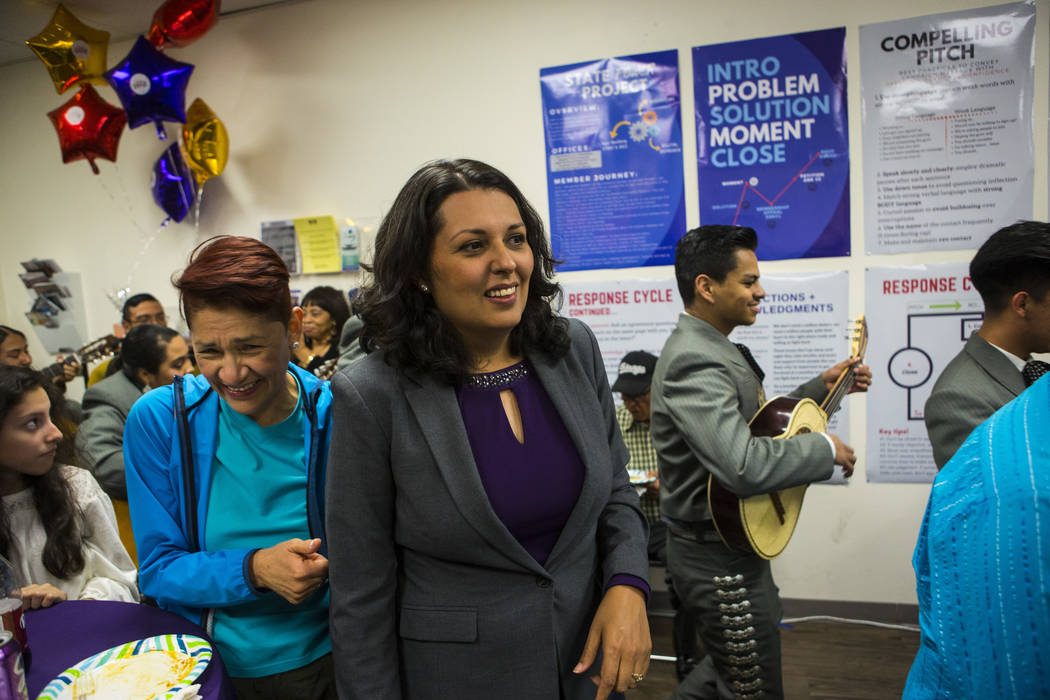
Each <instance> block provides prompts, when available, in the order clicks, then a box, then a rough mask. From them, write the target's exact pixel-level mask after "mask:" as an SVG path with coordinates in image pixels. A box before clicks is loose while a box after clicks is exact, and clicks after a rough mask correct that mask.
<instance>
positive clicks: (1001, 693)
mask: <svg viewBox="0 0 1050 700" xmlns="http://www.w3.org/2000/svg"><path fill="white" fill-rule="evenodd" d="M1047 435H1050V376H1044V377H1043V378H1042V379H1039V380H1037V381H1036V382H1035V383H1033V384H1032V386H1030V387H1029V388H1028V389H1026V390H1025V391H1024V392H1023V393H1022V394H1021V395H1020V396H1019V397H1018V398H1016V399H1014V400H1013V401H1011V402H1010V403H1008V404H1006V405H1005V406H1003V407H1002V408H1000V409H999V410H998V411H996V412H995V413H994V414H992V417H991V418H989V419H988V420H986V421H984V422H983V423H981V424H980V425H979V426H978V427H977V428H976V429H975V430H974V431H973V432H971V433H970V436H969V437H968V438H967V439H966V441H965V442H963V444H962V446H961V447H959V449H958V450H956V451H955V454H954V456H953V457H952V458H951V459H950V460H949V461H948V463H947V464H945V465H944V468H943V469H942V470H941V471H940V472H939V473H938V474H937V477H936V478H935V479H934V481H933V487H932V488H931V489H930V499H929V502H928V503H927V505H926V515H925V517H924V518H923V521H922V529H921V531H920V532H919V541H918V544H917V545H916V546H915V556H914V557H913V560H912V563H913V565H914V567H915V582H916V589H917V593H918V599H919V626H920V628H921V630H922V641H921V643H920V645H919V653H918V654H917V655H916V657H915V662H914V663H913V664H912V667H911V673H909V674H908V682H907V684H906V685H905V688H904V695H903V697H904V699H905V700H927V699H929V700H934V699H936V700H940V699H941V698H1008V699H1011V700H1028V699H1029V698H1045V697H1046V696H1047V689H1048V688H1050V529H1048V528H1047V526H1046V523H1048V522H1050V441H1047V439H1046V437H1047Z"/></svg>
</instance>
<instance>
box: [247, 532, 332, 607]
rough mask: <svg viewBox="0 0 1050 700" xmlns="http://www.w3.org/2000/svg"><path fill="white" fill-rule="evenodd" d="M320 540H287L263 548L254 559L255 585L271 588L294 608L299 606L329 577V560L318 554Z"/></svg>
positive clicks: (252, 573)
mask: <svg viewBox="0 0 1050 700" xmlns="http://www.w3.org/2000/svg"><path fill="white" fill-rule="evenodd" d="M320 547H321V540H319V539H313V540H300V539H294V540H285V541H284V542H278V543H277V544H275V545H274V546H272V547H267V548H266V549H260V550H258V551H256V552H255V554H254V555H253V556H252V561H251V567H250V570H251V576H252V584H253V585H254V586H255V587H256V588H269V589H270V590H271V591H274V592H275V593H277V595H279V596H281V597H282V598H284V599H285V600H287V601H288V602H289V603H291V604H292V605H298V604H299V603H301V602H303V601H304V600H306V599H307V598H309V597H310V596H311V595H313V594H314V593H315V592H316V591H317V589H318V588H320V587H321V586H322V585H323V584H324V582H325V579H327V578H328V560H327V559H325V558H324V557H323V556H321V555H320V554H318V553H317V550H318V549H319V548H320Z"/></svg>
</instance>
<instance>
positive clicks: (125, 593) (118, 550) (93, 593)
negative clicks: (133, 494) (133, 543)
mask: <svg viewBox="0 0 1050 700" xmlns="http://www.w3.org/2000/svg"><path fill="white" fill-rule="evenodd" d="M54 468H55V469H59V470H61V473H62V476H64V477H65V478H66V480H67V481H69V484H70V486H72V488H73V497H74V500H75V501H76V503H77V505H78V506H79V507H80V509H81V510H82V511H83V513H84V519H83V521H82V522H83V528H84V569H83V570H82V571H81V572H80V573H78V574H75V575H74V576H73V577H72V578H68V579H60V578H56V577H55V576H53V575H52V574H51V572H49V571H48V570H47V569H45V568H44V562H43V559H42V556H41V555H42V553H43V551H44V543H45V542H46V541H47V534H46V533H45V532H44V524H43V522H42V521H41V520H40V514H39V513H37V511H36V507H35V505H34V504H33V491H32V489H25V490H23V491H19V492H18V493H13V494H11V495H10V496H4V497H3V508H4V510H5V511H6V512H7V521H8V525H9V526H10V528H11V532H12V533H13V538H14V541H13V542H12V546H11V551H10V556H9V557H8V559H10V560H11V563H12V564H13V565H14V567H15V569H17V570H18V572H19V573H20V574H21V575H22V580H23V582H24V583H26V584H42V583H50V584H51V585H52V586H55V587H56V588H60V589H62V590H63V591H65V592H66V596H67V597H68V598H69V599H70V600H77V599H81V598H92V599H94V600H122V601H127V602H137V601H138V599H139V591H138V586H137V584H136V580H137V578H138V570H137V569H136V568H135V565H134V564H133V563H132V561H131V557H129V556H128V553H127V551H126V550H125V549H124V545H122V544H121V543H120V535H119V534H118V533H117V518H116V516H115V515H114V514H113V504H112V503H111V502H110V500H109V496H107V495H106V494H105V492H103V491H102V488H101V487H100V486H99V485H98V482H97V481H95V477H93V476H92V475H91V473H90V472H88V471H87V470H84V469H80V468H78V467H68V466H65V465H58V464H56V465H55V467H54Z"/></svg>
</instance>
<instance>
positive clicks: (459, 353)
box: [354, 159, 569, 384]
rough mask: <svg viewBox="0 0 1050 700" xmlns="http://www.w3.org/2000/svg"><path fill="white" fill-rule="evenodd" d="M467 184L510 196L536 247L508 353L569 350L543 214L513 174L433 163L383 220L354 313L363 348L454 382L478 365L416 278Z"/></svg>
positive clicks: (422, 275) (473, 164) (471, 164)
mask: <svg viewBox="0 0 1050 700" xmlns="http://www.w3.org/2000/svg"><path fill="white" fill-rule="evenodd" d="M469 190H499V191H501V192H503V193H504V194H506V195H507V196H509V197H510V198H511V199H513V200H514V203H515V204H516V205H517V207H518V211H519V212H520V213H521V218H522V221H523V222H524V224H525V237H526V239H527V240H528V242H529V246H530V247H531V248H532V255H533V261H534V265H533V270H532V277H531V279H530V280H529V295H528V299H527V300H526V302H525V310H524V312H523V313H522V316H521V321H520V322H519V323H518V325H517V326H515V328H514V330H513V331H511V334H510V347H511V351H512V352H514V353H520V352H523V351H527V350H535V351H540V352H543V353H545V354H547V355H549V356H551V357H554V358H557V357H561V356H562V355H564V354H565V353H566V352H567V351H568V349H569V333H568V323H567V322H566V321H565V319H562V318H559V317H558V316H556V315H555V313H554V310H553V308H552V304H553V303H555V302H556V301H557V300H559V299H560V296H561V287H560V286H559V285H558V283H557V282H555V281H554V263H555V260H554V256H553V255H552V254H551V250H550V246H549V245H548V243H547V237H546V235H545V234H544V231H543V220H542V219H541V218H540V216H539V214H538V213H536V210H535V209H533V208H532V205H531V204H529V202H528V200H526V199H525V197H524V195H522V193H521V191H520V190H518V188H517V186H515V184H514V183H513V182H511V180H510V178H508V177H507V176H506V175H504V174H503V173H502V172H500V171H499V170H497V169H496V168H493V167H492V166H491V165H487V164H485V163H481V162H479V161H476V160H466V159H461V160H453V161H447V160H439V161H434V162H432V163H428V164H426V165H424V166H423V167H422V168H420V169H419V170H418V171H416V173H415V174H414V175H412V177H411V178H409V180H408V182H407V183H406V184H405V186H404V187H403V188H402V189H401V192H400V193H399V194H398V196H397V199H396V200H395V201H394V204H393V206H392V207H391V209H390V211H389V212H388V213H387V215H386V217H385V218H384V219H383V223H382V224H380V226H379V231H378V232H377V234H376V243H375V258H374V261H373V263H372V265H371V266H368V265H363V266H362V267H364V268H365V269H366V270H368V271H369V272H371V273H372V279H371V281H370V282H368V283H367V284H365V285H364V286H363V287H362V288H361V292H360V293H359V294H358V295H357V297H355V298H354V311H356V312H358V313H359V314H360V315H361V318H362V319H363V320H364V329H363V330H362V332H361V340H360V342H361V346H362V347H363V348H364V349H365V350H366V351H372V350H374V349H376V348H380V349H382V350H383V352H384V354H385V358H386V361H387V363H389V364H390V365H392V366H394V367H397V368H398V369H403V370H413V371H417V372H422V373H425V374H431V375H433V376H436V377H438V378H439V379H442V380H444V381H446V382H448V383H453V384H454V383H457V382H460V381H462V380H463V379H465V378H466V377H467V375H469V374H470V373H471V372H472V371H473V370H474V367H473V360H474V358H472V357H470V356H469V353H468V351H467V348H466V346H465V345H464V343H463V340H462V338H461V337H460V335H459V333H458V332H457V331H456V329H455V327H454V326H453V325H452V323H451V322H450V321H449V320H448V319H447V318H446V317H445V315H444V314H443V313H441V312H440V311H439V310H438V308H437V307H436V306H435V305H434V302H433V299H432V298H431V297H430V296H429V295H427V294H425V293H423V292H422V291H421V290H420V288H419V284H420V282H422V281H423V280H424V279H426V277H427V274H428V268H429V264H430V253H431V250H432V248H433V245H434V236H435V235H437V233H438V231H440V230H441V227H442V226H443V225H444V222H443V221H442V220H441V214H440V212H439V209H440V208H441V205H442V204H443V203H444V201H445V200H446V199H448V197H450V196H451V195H453V194H456V193H457V192H466V191H469Z"/></svg>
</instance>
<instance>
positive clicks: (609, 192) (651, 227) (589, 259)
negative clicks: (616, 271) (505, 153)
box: [540, 50, 685, 271]
mask: <svg viewBox="0 0 1050 700" xmlns="http://www.w3.org/2000/svg"><path fill="white" fill-rule="evenodd" d="M540 86H541V90H542V95H543V131H544V136H545V137H546V141H547V148H546V156H547V194H548V201H549V203H550V221H551V243H552V247H553V250H554V257H555V258H557V259H558V260H562V261H563V262H562V264H561V265H559V266H558V269H559V270H562V271H565V270H591V269H596V268H623V267H644V266H649V265H670V264H672V263H673V262H674V247H675V244H676V243H677V242H678V239H679V238H681V237H682V236H683V235H684V234H685V187H684V183H683V169H682V117H681V98H680V96H679V88H678V52H677V51H673V50H672V51H660V52H657V53H648V54H639V55H635V56H623V57H620V58H605V59H601V60H597V61H588V62H585V63H576V64H573V65H569V66H557V67H554V68H543V69H541V70H540Z"/></svg>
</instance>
